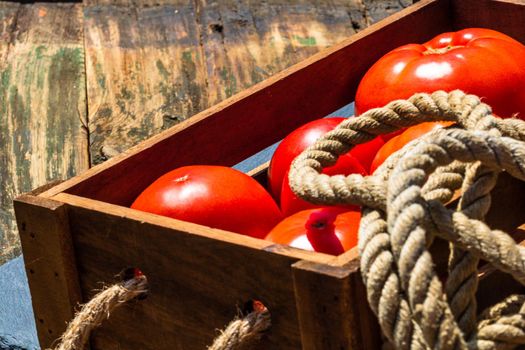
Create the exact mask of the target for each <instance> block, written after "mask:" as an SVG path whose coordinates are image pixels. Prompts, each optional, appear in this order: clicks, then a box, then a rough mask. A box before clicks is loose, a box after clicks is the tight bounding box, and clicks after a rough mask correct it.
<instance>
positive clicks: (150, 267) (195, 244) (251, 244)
mask: <svg viewBox="0 0 525 350" xmlns="http://www.w3.org/2000/svg"><path fill="white" fill-rule="evenodd" d="M57 197H60V201H62V200H64V201H68V215H69V220H70V227H71V233H72V238H73V241H74V247H75V252H76V258H77V260H76V261H77V264H78V270H79V272H80V285H81V288H82V292H83V295H84V296H85V298H86V299H89V298H90V297H92V296H93V295H94V294H95V293H96V290H97V289H99V288H100V283H101V282H105V283H112V282H114V281H115V275H116V274H118V273H119V272H120V271H122V270H123V269H125V268H129V267H138V268H140V269H141V270H142V271H143V272H144V273H145V274H146V276H147V277H148V283H149V288H150V294H149V295H148V298H147V299H145V300H143V301H140V302H137V303H132V304H131V305H128V306H125V307H123V308H121V309H120V310H117V311H116V312H115V313H113V314H112V315H111V317H110V319H109V320H107V321H105V322H104V325H103V327H101V328H99V329H98V330H97V331H96V332H95V333H94V335H93V336H92V338H91V344H92V347H93V348H94V349H158V350H163V349H166V350H167V349H184V350H186V349H188V350H190V349H204V348H205V346H206V345H209V344H210V343H211V341H212V339H213V338H214V337H215V336H216V335H217V334H218V329H221V328H223V327H224V326H225V325H226V324H227V323H228V322H229V321H230V320H231V319H232V318H233V317H234V316H235V315H236V314H237V307H242V305H244V303H245V302H247V301H248V300H251V299H257V300H261V301H262V302H263V303H264V304H265V305H266V306H267V307H268V308H269V310H270V312H271V314H272V327H271V330H270V332H269V333H268V334H267V336H265V337H264V339H263V340H262V341H261V342H260V344H258V346H257V347H255V348H254V349H260V350H263V349H283V350H284V349H299V348H300V343H301V339H300V334H299V326H298V321H297V310H296V304H295V302H294V284H293V280H292V273H291V265H292V264H293V263H294V262H296V261H298V260H300V259H303V258H305V259H306V258H308V256H309V257H311V258H312V259H316V260H315V261H317V262H322V261H324V260H325V259H327V258H328V259H330V258H331V257H330V256H326V255H323V254H317V253H310V254H304V253H303V252H301V251H300V250H296V252H292V254H290V250H287V251H284V252H275V251H266V250H263V249H261V248H262V247H264V246H267V245H269V244H270V242H265V241H262V240H258V239H254V238H252V237H247V236H242V235H236V234H229V233H227V232H225V231H220V230H215V229H212V228H206V227H202V226H199V225H195V224H191V223H185V222H181V221H178V220H174V219H169V218H164V217H160V216H155V215H151V214H147V213H142V212H139V211H135V210H131V209H129V208H122V207H119V206H114V205H108V204H105V203H100V202H97V201H92V200H86V199H82V198H79V197H76V198H75V197H74V196H70V195H67V194H62V195H59V196H57ZM296 254H297V255H298V256H301V255H302V256H303V258H299V259H298V258H296V257H294V255H296ZM44 307H47V308H50V306H49V305H48V306H46V305H44Z"/></svg>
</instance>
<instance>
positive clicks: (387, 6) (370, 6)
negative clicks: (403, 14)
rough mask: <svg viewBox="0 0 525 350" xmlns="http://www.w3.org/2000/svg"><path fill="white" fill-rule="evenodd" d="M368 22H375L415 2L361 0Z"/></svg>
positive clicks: (407, 0) (410, 0)
mask: <svg viewBox="0 0 525 350" xmlns="http://www.w3.org/2000/svg"><path fill="white" fill-rule="evenodd" d="M362 1H363V4H364V6H365V8H366V18H367V20H368V21H369V23H375V22H377V21H379V20H382V19H383V18H385V17H387V16H390V15H392V14H394V13H396V12H397V11H400V10H402V9H404V8H405V7H408V6H410V5H412V3H415V2H416V1H412V0H362Z"/></svg>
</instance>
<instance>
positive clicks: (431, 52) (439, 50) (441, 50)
mask: <svg viewBox="0 0 525 350" xmlns="http://www.w3.org/2000/svg"><path fill="white" fill-rule="evenodd" d="M460 47H463V46H461V45H458V46H453V45H448V46H445V47H439V48H433V47H427V50H426V51H424V52H423V55H442V54H444V53H447V52H449V51H450V50H454V49H458V48H460Z"/></svg>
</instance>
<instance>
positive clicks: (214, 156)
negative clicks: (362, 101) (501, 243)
mask: <svg viewBox="0 0 525 350" xmlns="http://www.w3.org/2000/svg"><path fill="white" fill-rule="evenodd" d="M524 23H525V4H524V3H523V2H522V1H511V0H507V1H503V0H456V1H452V0H451V1H449V0H423V1H420V2H418V3H416V4H415V5H413V6H411V7H410V8H407V9H406V10H404V11H401V12H399V13H397V14H395V15H393V16H391V17H389V18H387V19H386V20H383V21H381V22H380V23H378V24H376V25H373V26H371V27H370V28H368V29H366V30H363V31H362V32H360V33H359V34H356V35H354V36H352V37H351V38H349V39H348V40H346V41H344V42H342V43H340V44H338V45H336V46H334V47H332V48H329V49H327V50H325V51H323V52H321V53H319V54H317V55H314V56H312V57H310V58H309V59H307V60H305V61H303V62H301V63H299V64H297V65H295V66H293V67H291V68H289V69H287V70H285V71H283V72H281V73H279V74H277V75H275V76H273V77H272V78H270V79H268V80H266V81H264V82H262V83H260V84H258V85H256V86H254V87H252V88H250V89H248V90H246V91H244V92H242V93H240V94H238V95H236V96H234V97H232V98H230V99H228V100H226V101H224V102H223V103H220V104H219V105H217V106H214V107H212V108H210V109H208V110H206V111H204V112H202V113H199V114H197V115H196V116H194V117H193V118H191V119H189V120H187V121H185V122H183V123H181V124H179V125H177V126H175V127H173V128H171V129H169V130H167V131H165V132H163V133H162V134H159V135H157V136H155V137H153V138H151V139H149V140H147V141H145V142H143V143H141V144H140V145H138V146H137V147H134V148H133V149H131V150H130V151H128V152H125V153H124V154H122V155H121V156H118V157H116V158H113V159H111V160H109V161H107V162H106V163H104V164H101V165H100V166H97V167H94V168H92V169H91V170H89V171H87V172H86V173H84V174H82V175H80V176H77V177H75V178H73V179H70V180H68V181H66V182H63V183H61V184H58V185H56V186H54V187H50V188H48V189H43V190H41V191H39V192H33V193H31V194H28V195H24V196H21V197H19V198H18V199H17V200H16V202H15V210H16V216H17V222H18V226H19V231H20V236H21V240H22V246H23V251H24V259H25V263H26V269H27V273H28V278H29V284H30V288H31V293H32V298H33V307H34V311H35V318H36V324H37V327H38V334H39V339H40V343H41V346H42V347H47V346H50V345H51V343H52V342H53V341H54V340H55V339H56V338H57V337H58V336H59V335H60V334H61V332H62V331H63V330H64V328H65V322H66V321H68V320H69V319H70V318H71V317H72V316H73V312H74V310H75V309H76V307H77V304H78V302H83V301H87V300H88V299H90V297H91V296H93V294H94V293H95V292H96V290H98V289H100V288H101V284H100V282H106V283H111V282H112V281H115V280H116V278H117V277H116V274H118V273H119V272H120V271H122V270H123V269H125V268H127V267H135V266H136V267H139V268H141V269H142V270H143V271H144V272H145V273H146V274H147V276H148V279H149V282H150V291H151V293H150V295H149V297H148V298H147V299H146V300H142V301H140V302H136V303H131V304H130V305H127V306H125V307H123V308H122V309H121V310H119V311H117V312H115V313H114V314H113V315H112V316H111V318H110V320H108V321H107V322H106V323H104V325H103V327H102V328H100V329H99V330H97V331H96V332H95V333H94V334H93V336H92V339H91V348H92V349H156V350H162V349H185V350H187V349H189V350H191V349H204V348H205V346H206V345H207V344H209V343H210V342H211V340H212V339H213V338H214V337H215V336H216V335H217V329H220V328H222V327H223V326H224V325H225V324H226V323H227V322H228V321H230V320H231V319H232V317H233V316H234V315H235V314H236V307H237V306H242V304H243V303H244V302H245V301H247V300H250V299H252V298H255V299H259V300H262V301H263V302H264V303H265V304H266V305H267V306H268V308H269V309H270V311H271V314H272V328H271V330H270V332H269V333H268V336H267V337H265V338H264V340H263V341H262V342H261V344H260V346H259V348H260V349H299V348H301V347H302V348H303V349H377V348H379V346H380V336H379V329H378V326H377V324H376V321H375V318H374V316H373V315H372V314H371V312H370V310H369V309H368V307H367V303H366V296H365V292H364V287H363V285H362V283H361V277H360V275H359V269H358V266H359V264H358V256H357V252H356V251H355V249H354V250H352V251H349V252H347V253H345V254H342V255H340V256H337V257H334V256H329V255H325V254H321V253H312V252H306V251H302V250H299V249H294V248H290V247H284V246H280V245H275V244H272V243H270V242H267V241H264V240H259V239H255V238H251V237H246V236H242V235H238V234H235V233H231V232H225V231H221V230H216V229H210V228H207V227H203V226H200V225H195V224H191V223H187V222H182V221H179V220H174V219H170V218H166V217H161V216H157V215H153V214H149V213H143V212H139V211H135V210H132V209H129V208H127V206H128V205H129V204H130V203H131V202H132V200H133V199H134V198H135V197H136V196H137V195H138V194H139V193H140V192H141V191H142V190H143V189H144V188H145V187H146V186H147V185H148V184H150V183H151V182H152V181H153V180H155V179H156V178H157V177H159V176H160V175H162V174H163V173H165V172H167V171H169V170H171V169H174V168H176V167H178V166H181V165H187V164H220V165H225V166H231V165H234V164H236V163H238V162H239V161H241V160H243V159H245V158H246V157H248V156H250V155H251V154H254V153H256V152H257V151H259V150H261V149H263V148H265V147H267V146H269V145H271V144H273V143H274V142H276V141H278V140H279V139H281V138H282V137H284V136H285V135H286V134H287V133H289V132H290V131H292V130H293V129H294V128H296V127H298V126H299V125H301V124H303V123H305V122H307V121H309V120H312V119H316V118H320V117H322V116H325V115H327V114H328V113H330V112H332V111H334V110H336V109H338V108H340V107H342V106H344V105H346V104H348V103H350V102H351V101H352V100H353V98H354V95H355V91H356V88H357V85H358V83H359V80H360V79H361V77H362V76H363V74H364V73H365V71H366V70H367V69H368V67H370V66H371V64H372V63H373V62H374V61H375V60H377V59H378V58H379V57H380V56H381V55H383V54H384V53H386V52H387V51H389V50H391V49H393V48H395V47H397V46H399V45H402V44H405V43H409V42H423V41H426V40H428V39H430V38H431V37H433V36H435V35H437V34H439V33H442V32H445V31H452V30H457V29H461V28H466V27H474V26H476V27H488V28H493V29H496V30H500V31H502V32H505V33H507V34H508V35H511V36H513V37H514V38H516V39H518V40H521V41H522V42H525V28H524V27H523V24H524ZM264 170H265V168H264V166H263V167H261V168H259V169H258V172H259V173H261V174H263V175H262V177H263V178H264ZM255 173H256V172H254V174H255ZM524 194H525V188H524V186H523V185H522V184H521V183H520V182H517V181H514V180H512V179H510V178H509V177H505V176H503V177H502V178H501V180H500V183H499V184H498V189H497V191H496V193H495V194H494V206H493V207H494V208H495V209H494V210H492V211H491V213H490V215H489V221H490V223H491V224H492V225H493V226H494V227H499V228H502V229H513V228H516V227H518V226H520V225H521V224H522V223H523V222H525V215H524V213H523V210H522V208H523V206H522V205H523V204H524V201H525V195H524ZM509 198H513V206H512V208H506V207H505V203H508V200H509ZM502 209H504V210H502ZM485 276H486V277H485V279H484V282H483V281H482V284H481V286H482V287H481V293H480V299H481V300H480V302H481V303H482V304H483V303H488V302H492V301H493V299H495V298H496V297H498V295H500V294H501V293H504V292H509V291H510V290H515V289H516V288H519V287H517V286H516V285H514V284H513V283H512V282H511V281H510V280H509V279H505V277H504V276H502V275H499V274H494V273H492V274H491V273H490V268H487V271H486V273H485ZM496 279H497V280H498V283H497V285H498V286H500V288H495V287H493V286H492V287H491V289H490V293H487V289H486V288H483V283H490V284H492V285H494V281H495V280H496Z"/></svg>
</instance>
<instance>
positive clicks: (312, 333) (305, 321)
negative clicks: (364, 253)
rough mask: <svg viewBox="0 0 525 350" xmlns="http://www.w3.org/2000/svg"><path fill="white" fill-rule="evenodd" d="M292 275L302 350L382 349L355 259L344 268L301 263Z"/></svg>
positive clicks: (294, 268)
mask: <svg viewBox="0 0 525 350" xmlns="http://www.w3.org/2000/svg"><path fill="white" fill-rule="evenodd" d="M292 271H293V278H294V287H295V302H296V304H297V311H298V318H299V324H300V329H301V339H302V349H303V350H340V349H355V350H358V349H370V350H374V349H381V337H379V336H378V334H380V330H379V325H378V324H377V321H376V319H375V316H374V315H373V313H372V311H371V310H370V309H369V308H368V307H367V300H366V294H365V292H364V286H363V282H362V281H361V275H360V273H359V260H358V259H354V260H353V261H352V262H350V263H349V264H347V265H343V266H329V265H326V264H319V263H314V262H311V261H305V260H302V261H299V262H297V263H295V264H294V265H293V267H292Z"/></svg>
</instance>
